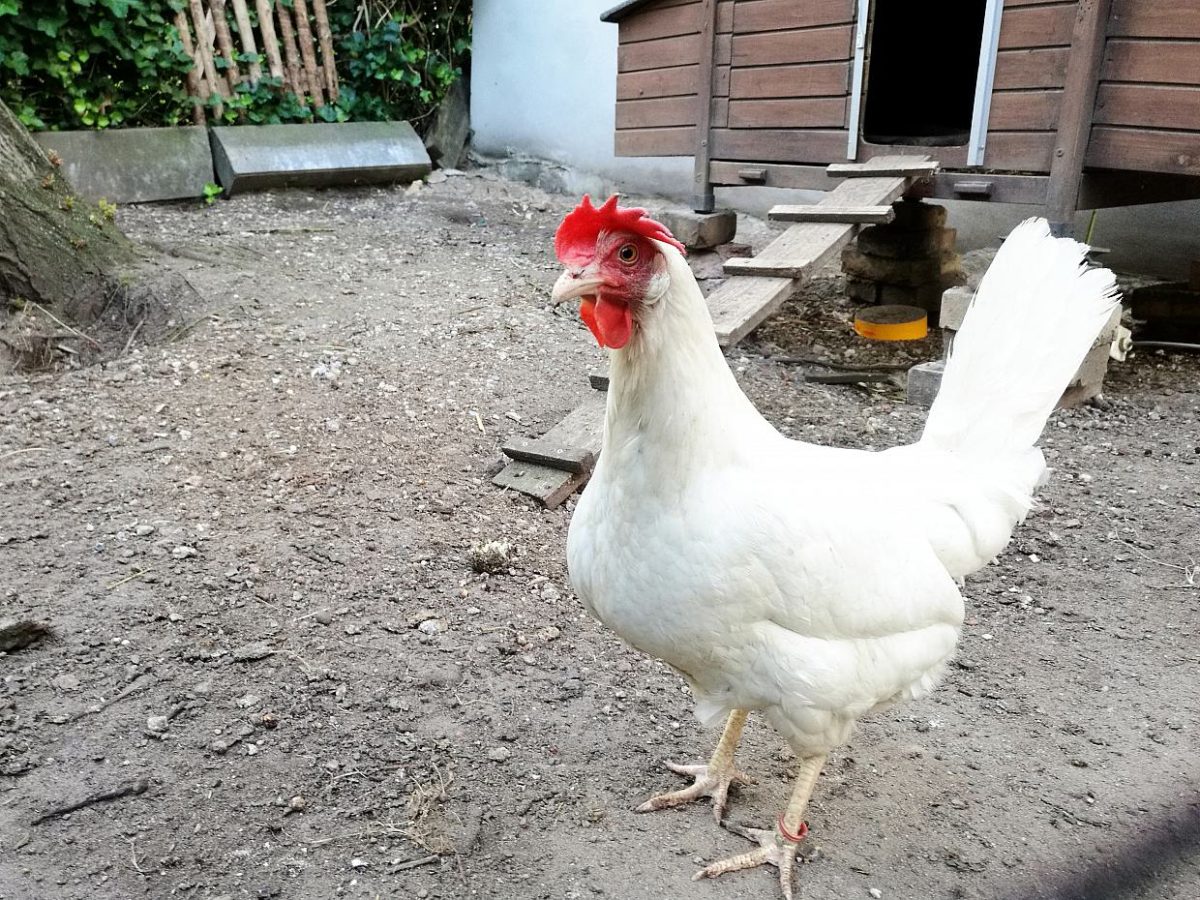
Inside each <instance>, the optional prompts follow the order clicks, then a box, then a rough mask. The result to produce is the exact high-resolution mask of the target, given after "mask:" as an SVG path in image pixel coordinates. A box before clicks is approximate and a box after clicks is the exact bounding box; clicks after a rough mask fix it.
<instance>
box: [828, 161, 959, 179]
mask: <svg viewBox="0 0 1200 900" xmlns="http://www.w3.org/2000/svg"><path fill="white" fill-rule="evenodd" d="M937 170H938V164H937V161H936V160H932V159H922V158H921V157H917V156H911V157H905V156H877V157H875V158H874V159H869V160H867V161H866V162H865V163H834V164H833V165H830V166H826V167H825V173H826V174H827V175H829V177H830V178H879V177H882V176H884V175H899V176H901V177H904V178H928V177H929V176H930V175H933V174H934V173H935V172H937Z"/></svg>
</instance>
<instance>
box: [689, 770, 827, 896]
mask: <svg viewBox="0 0 1200 900" xmlns="http://www.w3.org/2000/svg"><path fill="white" fill-rule="evenodd" d="M824 763H825V756H824V754H822V755H820V756H809V757H806V758H805V759H804V760H802V761H801V763H800V774H798V775H797V776H796V786H795V787H794V788H792V798H791V799H790V800H789V801H788V805H787V809H786V810H784V812H783V815H781V816H780V817H779V821H778V822H776V823H775V827H774V828H748V829H746V836H747V837H749V838H751V839H752V840H756V841H758V843H759V844H760V845H761V846H760V847H759V848H758V849H757V850H751V851H749V852H747V853H741V854H739V855H737V856H731V857H729V859H723V860H721V861H720V862H715V863H713V864H712V865H711V866H708V867H707V868H705V869H701V870H700V871H699V872H697V873H696V874H695V875H694V876H693V878H694V879H695V880H699V879H701V878H716V877H717V876H718V875H724V874H725V873H726V872H736V871H738V870H739V869H750V868H753V867H754V866H761V865H762V864H763V863H770V864H771V865H773V866H778V867H779V883H780V885H781V886H782V887H783V896H784V897H785V898H787V900H792V868H793V867H794V866H795V864H796V848H798V847H799V846H800V842H801V841H802V840H804V838H805V836H806V835H807V834H808V826H807V825H805V824H804V810H805V809H806V808H807V807H808V799H809V797H811V796H812V792H813V786H814V785H816V783H817V776H818V775H820V774H821V766H822V765H824Z"/></svg>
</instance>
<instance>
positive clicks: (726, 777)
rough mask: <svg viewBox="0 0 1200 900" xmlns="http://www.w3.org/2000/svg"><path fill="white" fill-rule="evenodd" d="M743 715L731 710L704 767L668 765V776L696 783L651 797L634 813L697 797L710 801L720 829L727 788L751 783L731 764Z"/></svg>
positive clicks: (670, 763)
mask: <svg viewBox="0 0 1200 900" xmlns="http://www.w3.org/2000/svg"><path fill="white" fill-rule="evenodd" d="M747 715H748V713H747V712H746V710H744V709H735V710H734V711H733V712H731V713H730V714H729V719H728V721H726V723H725V730H724V731H723V732H722V733H721V740H720V742H719V743H718V744H717V749H716V750H714V751H713V755H712V759H710V760H709V761H708V765H707V766H703V765H700V766H681V765H678V764H676V763H672V762H669V763H667V768H668V769H670V770H671V771H672V772H678V773H679V774H680V775H692V776H694V777H695V779H696V781H695V783H693V784H692V786H691V787H688V788H684V789H683V790H680V791H671V792H670V793H669V794H659V795H658V796H657V797H652V798H651V799H649V800H647V801H646V802H645V803H643V804H642V805H641V806H639V807H638V808H637V811H638V812H651V811H652V810H656V809H667V808H668V807H671V806H680V805H682V804H684V803H689V802H691V801H692V800H699V799H700V798H701V797H712V801H713V818H715V819H716V820H717V824H718V825H720V824H721V819H722V817H723V816H724V815H725V807H726V805H727V804H728V801H729V786H730V785H731V784H753V783H754V782H753V779H751V778H750V776H749V775H746V774H745V773H744V772H739V771H738V770H737V768H736V767H735V766H734V764H733V754H734V753H735V752H736V751H737V745H738V741H740V740H741V739H742V729H743V728H744V727H745V725H746V716H747Z"/></svg>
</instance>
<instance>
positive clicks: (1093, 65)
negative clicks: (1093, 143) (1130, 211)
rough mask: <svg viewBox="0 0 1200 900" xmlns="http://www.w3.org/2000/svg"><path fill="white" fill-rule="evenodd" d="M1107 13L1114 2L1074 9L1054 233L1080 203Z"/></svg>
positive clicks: (1091, 0) (1055, 165)
mask: <svg viewBox="0 0 1200 900" xmlns="http://www.w3.org/2000/svg"><path fill="white" fill-rule="evenodd" d="M1111 8H1112V0H1079V4H1078V6H1077V7H1076V13H1075V27H1074V29H1073V30H1072V33H1071V55H1070V57H1069V58H1068V59H1067V74H1066V79H1065V83H1064V85H1063V102H1062V107H1061V109H1060V112H1059V118H1058V132H1057V134H1056V135H1055V140H1054V154H1053V157H1052V158H1051V161H1050V184H1049V187H1048V188H1047V190H1046V218H1048V219H1049V220H1050V224H1051V226H1052V227H1057V228H1066V227H1068V226H1069V224H1070V222H1071V221H1072V219H1073V217H1074V214H1075V210H1076V208H1077V204H1078V202H1079V186H1080V184H1081V182H1082V180H1083V160H1084V155H1085V154H1086V152H1087V145H1088V139H1089V138H1090V137H1091V133H1092V111H1093V109H1094V108H1095V106H1096V89H1097V87H1098V86H1099V83H1100V65H1101V62H1102V59H1103V53H1104V38H1105V29H1106V27H1107V24H1108V14H1109V12H1110V10H1111Z"/></svg>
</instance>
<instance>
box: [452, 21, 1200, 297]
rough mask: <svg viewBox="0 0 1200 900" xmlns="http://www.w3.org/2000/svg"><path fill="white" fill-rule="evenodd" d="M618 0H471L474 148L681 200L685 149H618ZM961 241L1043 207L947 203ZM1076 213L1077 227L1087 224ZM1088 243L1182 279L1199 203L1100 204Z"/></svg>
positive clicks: (756, 199) (1198, 225) (726, 193)
mask: <svg viewBox="0 0 1200 900" xmlns="http://www.w3.org/2000/svg"><path fill="white" fill-rule="evenodd" d="M616 3H617V0H475V8H474V9H475V22H474V38H473V51H472V52H473V58H472V61H471V127H472V128H473V129H474V138H473V143H474V146H475V148H476V150H478V151H480V152H482V153H485V154H490V155H497V156H505V155H513V154H515V155H527V156H532V157H538V158H541V159H547V160H552V161H553V162H555V163H558V164H559V165H561V166H562V167H563V169H561V170H559V171H558V173H557V175H558V176H561V178H558V179H557V181H558V183H559V184H561V185H562V187H564V188H565V189H566V190H567V191H569V192H571V193H582V192H584V191H591V192H593V193H595V194H604V193H606V192H609V191H612V190H614V189H621V190H625V191H629V192H636V193H648V194H658V195H660V196H664V197H670V198H673V199H676V200H685V201H686V200H687V199H688V198H689V197H690V195H691V175H692V160H691V158H690V157H669V158H617V157H615V156H614V155H613V130H614V115H615V107H616V71H617V27H616V25H607V24H605V23H603V22H601V21H600V14H601V13H602V12H604V11H605V10H607V9H609V8H610V7H612V6H614V5H616ZM789 194H790V195H792V196H793V197H794V198H795V199H791V202H806V201H807V202H810V201H811V200H812V199H813V198H814V197H816V196H819V195H818V194H816V192H813V191H802V192H785V191H777V190H767V189H762V188H729V189H718V191H717V203H718V204H720V205H724V206H732V207H733V208H735V209H739V210H741V211H743V212H748V213H752V214H757V215H765V213H766V210H767V209H768V208H769V207H770V205H771V204H772V203H778V202H786V201H785V199H784V198H786V197H788V195H789ZM947 206H948V207H949V208H950V216H949V219H950V225H951V226H953V227H955V228H957V229H958V230H959V248H960V250H970V249H972V248H974V247H980V246H988V245H995V244H996V242H997V238H998V236H999V235H1000V234H1002V233H1006V232H1007V231H1008V230H1009V229H1011V228H1012V226H1013V225H1015V224H1016V223H1017V222H1019V221H1021V220H1022V219H1023V218H1025V217H1027V216H1030V215H1037V214H1038V212H1039V211H1038V209H1037V208H1036V207H1027V206H1010V205H1002V204H989V203H966V202H950V203H948V204H947ZM1087 221H1088V216H1087V214H1080V216H1079V218H1078V220H1077V222H1078V223H1079V225H1080V226H1081V228H1080V230H1079V234H1081V235H1082V234H1083V230H1084V229H1086V227H1087ZM1092 242H1093V243H1094V244H1096V245H1098V246H1102V247H1108V248H1111V250H1112V254H1111V256H1109V257H1108V258H1107V259H1108V260H1109V261H1110V262H1111V264H1112V265H1114V266H1118V267H1125V268H1128V269H1130V270H1133V271H1143V272H1153V273H1156V274H1160V275H1164V276H1167V277H1173V278H1179V277H1183V276H1184V274H1185V272H1186V269H1187V265H1188V261H1189V260H1191V259H1195V258H1200V201H1191V202H1186V203H1162V204H1156V205H1153V206H1141V207H1126V208H1121V209H1109V210H1101V211H1100V213H1099V215H1098V217H1097V219H1096V228H1095V230H1094V233H1093V237H1092Z"/></svg>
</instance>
